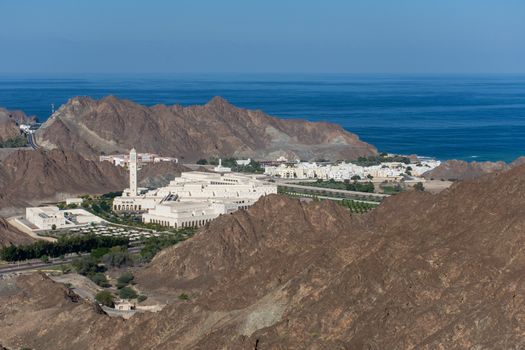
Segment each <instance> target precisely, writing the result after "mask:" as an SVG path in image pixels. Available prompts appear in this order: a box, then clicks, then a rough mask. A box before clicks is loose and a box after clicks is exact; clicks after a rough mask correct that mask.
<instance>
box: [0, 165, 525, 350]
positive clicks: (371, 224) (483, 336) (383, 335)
mask: <svg viewBox="0 0 525 350" xmlns="http://www.w3.org/2000/svg"><path fill="white" fill-rule="evenodd" d="M524 232H525V166H518V167H514V168H513V169H511V170H508V171H506V172H504V173H493V174H489V175H485V176H482V177H480V178H477V179H474V180H469V181H463V182H460V183H456V184H454V185H453V186H452V187H451V188H449V189H447V190H445V191H443V192H441V193H440V194H437V195H431V194H428V193H424V192H406V193H402V194H400V195H397V196H393V197H390V198H388V199H387V200H385V201H384V202H383V203H382V204H381V206H379V208H377V209H376V210H374V211H372V212H370V213H368V214H365V215H360V216H355V215H351V214H350V213H349V212H348V211H346V210H345V209H344V208H343V207H340V206H338V205H336V204H335V203H333V202H330V201H323V202H311V203H303V202H300V201H298V200H295V199H290V198H287V197H281V196H278V195H272V196H268V197H265V198H262V199H261V200H260V201H259V202H257V203H256V204H255V205H254V206H253V207H251V208H250V209H248V210H240V211H238V212H236V213H234V214H232V215H224V216H221V217H219V218H218V219H216V220H214V221H213V222H211V223H210V224H208V225H207V226H205V227H204V228H203V229H201V230H200V231H199V233H197V234H196V235H195V236H194V237H193V238H192V239H189V240H187V241H185V242H183V243H181V244H179V245H177V246H174V247H171V248H168V249H166V250H164V251H162V252H161V253H160V254H159V255H157V257H156V258H155V259H154V260H153V261H152V262H151V264H150V265H149V266H148V267H146V268H145V269H144V270H142V271H136V276H137V281H138V284H137V287H138V288H139V289H140V290H141V291H145V292H146V293H157V294H159V295H164V296H165V297H166V298H167V299H168V300H169V304H168V305H167V306H166V307H165V308H164V309H163V310H162V311H160V312H158V313H145V314H138V315H135V316H133V317H132V318H130V319H129V320H122V319H115V318H109V317H108V316H107V315H104V314H101V313H100V311H98V309H96V308H93V307H92V306H90V305H89V304H88V303H86V302H83V301H81V300H78V299H77V298H74V297H72V296H71V293H70V292H69V291H68V290H67V289H66V288H65V287H63V286H61V285H58V284H56V283H54V282H52V281H51V280H50V279H48V278H46V277H44V276H42V275H38V274H35V275H32V276H23V277H20V278H19V279H17V280H11V281H7V282H2V284H0V315H1V317H2V322H3V323H2V327H0V343H2V344H3V345H4V346H7V347H9V348H20V347H23V346H26V347H30V348H34V349H43V348H54V349H70V348H75V349H100V348H104V349H132V348H144V349H258V350H260V349H507V348H516V349H518V348H522V347H524V346H525V326H524V323H523V322H521V319H522V318H523V316H522V315H523V314H524V313H525V295H524V294H523V290H524V288H525V277H524V276H525V274H524V270H525V255H524V249H525V248H524V247H525V235H524ZM181 293H185V294H187V295H188V296H189V298H188V299H189V300H180V299H179V298H177V296H178V295H180V294H181Z"/></svg>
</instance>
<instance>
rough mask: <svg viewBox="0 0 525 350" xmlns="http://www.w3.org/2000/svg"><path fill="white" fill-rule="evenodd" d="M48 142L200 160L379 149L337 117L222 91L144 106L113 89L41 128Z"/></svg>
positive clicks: (86, 150) (65, 109) (347, 155)
mask: <svg viewBox="0 0 525 350" xmlns="http://www.w3.org/2000/svg"><path fill="white" fill-rule="evenodd" d="M36 139H37V143H38V144H39V145H40V146H42V147H44V148H46V149H54V148H61V149H71V150H75V151H77V152H79V153H81V154H82V155H84V156H86V157H93V156H98V155H100V154H111V153H121V152H127V151H129V149H130V148H132V147H135V148H137V149H139V150H141V151H143V152H154V153H158V154H161V155H167V156H177V157H179V158H181V159H182V158H185V159H186V160H197V159H199V158H209V157H211V156H238V157H252V158H256V159H274V158H277V157H278V156H280V155H287V156H289V157H290V156H293V157H298V158H302V159H316V158H325V159H353V158H357V157H358V156H369V155H373V154H376V153H377V151H376V149H375V148H374V147H373V146H371V145H369V144H367V143H365V142H362V141H360V140H359V138H358V137H357V136H356V135H354V134H351V133H349V132H346V131H345V130H343V129H342V128H341V127H340V126H338V125H335V124H330V123H312V122H307V121H303V120H284V119H278V118H274V117H270V116H268V115H266V114H264V113H263V112H261V111H254V110H245V109H240V108H237V107H235V106H233V105H231V104H229V103H228V102H227V101H226V100H224V99H222V98H220V97H215V98H213V99H212V100H211V101H210V102H208V103H207V104H205V105H203V106H189V107H182V106H178V105H174V106H164V105H157V106H153V107H144V106H141V105H138V104H136V103H133V102H131V101H126V100H120V99H117V98H115V97H113V96H109V97H106V98H104V99H102V100H98V101H95V100H93V99H91V98H88V97H75V98H73V99H71V100H69V102H68V103H67V104H65V105H63V106H62V107H61V108H60V109H59V110H58V111H57V112H56V113H55V114H53V116H51V117H50V118H49V119H48V121H46V122H45V123H44V125H43V126H42V127H41V128H40V130H39V131H38V132H37V133H36Z"/></svg>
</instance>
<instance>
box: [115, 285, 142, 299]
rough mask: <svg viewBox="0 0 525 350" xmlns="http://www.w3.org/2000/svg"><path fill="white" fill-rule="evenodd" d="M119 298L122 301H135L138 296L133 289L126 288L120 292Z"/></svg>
mask: <svg viewBox="0 0 525 350" xmlns="http://www.w3.org/2000/svg"><path fill="white" fill-rule="evenodd" d="M118 295H119V297H121V298H122V299H135V298H136V297H137V296H138V294H137V292H135V290H134V289H133V288H130V287H124V288H122V289H121V290H119V292H118Z"/></svg>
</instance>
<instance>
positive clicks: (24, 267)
mask: <svg viewBox="0 0 525 350" xmlns="http://www.w3.org/2000/svg"><path fill="white" fill-rule="evenodd" d="M141 249H142V246H137V247H130V248H128V252H130V253H138V252H140V250H141ZM89 254H90V253H82V254H80V255H81V256H87V255H89ZM77 257H78V255H77V254H69V255H67V256H66V257H65V259H63V260H62V259H60V258H51V259H50V260H49V262H48V263H45V262H42V261H41V260H38V259H33V260H30V261H24V262H20V263H13V264H9V265H7V266H2V267H0V275H5V274H8V273H14V272H24V271H31V270H39V269H45V268H49V267H53V266H59V265H63V264H68V263H71V262H73V260H74V259H75V258H77Z"/></svg>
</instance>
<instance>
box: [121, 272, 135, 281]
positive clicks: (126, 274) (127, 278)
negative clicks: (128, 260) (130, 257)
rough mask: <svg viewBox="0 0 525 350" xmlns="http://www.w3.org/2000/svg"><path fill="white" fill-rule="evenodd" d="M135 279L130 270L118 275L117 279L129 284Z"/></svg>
mask: <svg viewBox="0 0 525 350" xmlns="http://www.w3.org/2000/svg"><path fill="white" fill-rule="evenodd" d="M134 279H135V276H133V274H132V273H131V272H129V271H128V272H124V273H123V274H122V275H120V277H119V278H118V279H117V281H118V282H119V283H125V284H129V283H131V282H132V281H133V280H134Z"/></svg>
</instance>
